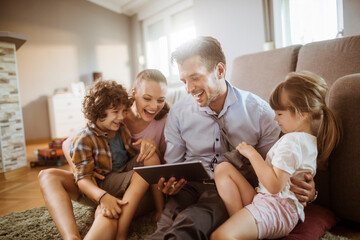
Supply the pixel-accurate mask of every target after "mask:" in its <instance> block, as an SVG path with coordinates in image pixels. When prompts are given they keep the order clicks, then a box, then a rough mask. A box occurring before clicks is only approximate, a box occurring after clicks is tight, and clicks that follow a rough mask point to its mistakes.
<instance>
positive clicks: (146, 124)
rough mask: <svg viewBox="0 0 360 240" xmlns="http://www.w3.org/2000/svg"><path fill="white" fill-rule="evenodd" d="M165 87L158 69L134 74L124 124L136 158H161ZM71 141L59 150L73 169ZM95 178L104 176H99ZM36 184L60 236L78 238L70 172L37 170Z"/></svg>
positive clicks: (75, 197)
mask: <svg viewBox="0 0 360 240" xmlns="http://www.w3.org/2000/svg"><path fill="white" fill-rule="evenodd" d="M166 87H167V83H166V78H165V77H164V76H163V75H162V74H161V72H159V71H158V70H153V69H147V70H144V71H142V72H140V73H139V74H138V76H137V77H136V80H135V85H134V89H133V93H132V97H133V98H134V100H135V101H134V104H133V106H132V107H131V111H130V112H129V114H128V119H125V124H126V125H128V128H129V130H130V132H131V133H132V135H133V139H134V140H136V141H135V142H134V143H133V145H134V147H135V148H138V149H139V151H140V152H139V157H138V160H140V159H143V160H144V159H147V158H149V157H150V156H151V155H152V154H154V153H155V152H157V154H158V156H159V157H160V159H163V154H164V152H165V148H166V147H165V145H164V144H165V143H164V135H163V129H164V125H165V120H166V113H167V111H168V106H167V105H166V103H165V97H166V89H167V88H166ZM155 118H156V119H158V120H156V119H155ZM159 118H160V119H159ZM152 125H154V126H156V127H152ZM144 137H148V138H149V139H145V138H144ZM71 141H72V138H69V139H67V140H66V141H65V142H64V144H63V149H64V153H65V157H66V158H67V160H68V162H69V163H70V166H71V168H72V169H73V166H72V161H71V158H70V156H69V147H70V143H71ZM95 177H97V178H100V179H102V178H104V176H99V175H97V176H95ZM39 183H40V189H41V191H42V194H43V197H44V200H45V204H46V207H47V208H48V211H49V213H50V215H51V217H52V218H53V220H54V222H55V225H56V227H57V229H58V230H59V232H60V234H61V236H62V237H63V239H81V238H80V233H79V231H78V229H77V225H76V222H75V217H74V214H73V211H72V203H71V200H81V199H82V195H81V193H80V191H79V189H78V187H77V186H76V184H75V182H74V176H73V174H72V172H70V171H66V170H62V169H54V168H53V169H46V170H42V171H41V172H40V173H39ZM140 204H141V203H140ZM158 217H159V216H155V220H158Z"/></svg>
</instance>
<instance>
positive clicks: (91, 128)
mask: <svg viewBox="0 0 360 240" xmlns="http://www.w3.org/2000/svg"><path fill="white" fill-rule="evenodd" d="M118 131H120V133H121V138H122V140H123V143H124V146H125V149H126V150H127V152H128V154H129V155H130V156H131V155H133V154H134V150H133V149H132V148H131V147H130V146H131V144H130V143H131V136H130V133H129V131H128V129H127V128H126V127H125V125H123V124H122V125H121V126H120V129H119V130H118ZM107 135H108V134H107V132H103V131H102V130H100V129H99V128H98V127H97V126H96V125H95V124H93V123H88V125H87V127H86V128H84V129H83V130H82V131H81V132H79V133H78V134H77V136H76V137H75V138H74V140H73V142H72V143H71V146H70V156H71V159H72V161H73V163H74V164H75V172H74V176H75V181H76V182H77V181H79V180H80V179H82V178H85V177H90V178H91V177H92V176H93V172H94V171H95V172H97V173H99V174H101V175H106V174H108V173H110V172H111V169H112V153H111V149H110V145H109V141H108V137H107Z"/></svg>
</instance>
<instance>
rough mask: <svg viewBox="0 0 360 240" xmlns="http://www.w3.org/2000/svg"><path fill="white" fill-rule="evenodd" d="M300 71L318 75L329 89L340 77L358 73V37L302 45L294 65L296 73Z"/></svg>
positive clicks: (359, 40)
mask: <svg viewBox="0 0 360 240" xmlns="http://www.w3.org/2000/svg"><path fill="white" fill-rule="evenodd" d="M302 70H307V71H311V72H314V73H316V74H318V75H320V76H321V77H323V78H324V79H325V80H326V82H327V84H328V86H329V87H331V85H332V84H333V83H334V82H335V80H336V79H338V78H340V77H343V76H345V75H348V74H353V73H360V36H353V37H346V38H338V39H332V40H327V41H320V42H313V43H309V44H306V45H304V46H303V47H302V48H301V49H300V51H299V56H298V61H297V65H296V71H302Z"/></svg>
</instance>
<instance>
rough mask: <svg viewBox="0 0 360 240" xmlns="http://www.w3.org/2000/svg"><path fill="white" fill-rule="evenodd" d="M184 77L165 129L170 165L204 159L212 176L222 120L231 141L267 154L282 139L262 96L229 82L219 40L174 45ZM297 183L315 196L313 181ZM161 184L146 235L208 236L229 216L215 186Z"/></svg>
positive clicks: (219, 156) (302, 195) (303, 193)
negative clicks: (160, 206) (182, 92)
mask: <svg viewBox="0 0 360 240" xmlns="http://www.w3.org/2000/svg"><path fill="white" fill-rule="evenodd" d="M172 60H175V61H176V62H177V64H178V68H179V73H180V79H181V81H182V82H183V83H184V84H185V89H186V90H187V92H188V93H189V95H188V96H187V97H185V98H183V99H182V100H180V101H179V102H177V103H176V104H174V106H173V107H172V108H171V110H170V113H169V116H168V118H167V123H166V127H165V138H166V143H167V149H166V153H165V160H166V161H167V162H168V163H174V162H184V161H185V162H186V161H192V160H201V161H202V162H203V164H204V166H205V168H206V169H207V171H208V172H209V174H210V175H211V176H213V170H214V168H215V167H216V165H217V164H218V163H220V162H222V161H226V158H225V157H224V153H225V152H226V149H223V148H222V145H223V144H222V141H224V140H223V139H222V138H221V133H220V131H222V130H223V129H220V126H219V124H218V123H217V122H216V121H215V120H214V117H215V118H217V119H219V120H221V121H222V122H223V123H224V127H225V129H226V131H227V137H228V138H229V141H230V142H231V143H232V144H233V145H235V146H236V145H237V144H239V143H240V142H242V141H246V142H247V143H248V144H250V145H252V146H254V147H255V148H256V150H258V151H259V152H260V153H261V155H262V156H263V157H265V155H266V153H267V151H268V150H269V149H270V148H271V146H272V145H273V144H274V143H275V142H276V141H277V140H278V136H279V134H280V129H279V127H278V125H277V123H276V122H275V121H274V120H273V118H274V112H273V111H272V110H271V108H270V106H269V105H268V104H267V103H266V102H265V101H263V100H262V99H261V98H259V97H258V96H255V95H254V94H251V93H249V92H246V91H241V90H239V89H237V88H235V87H233V86H232V85H231V84H230V83H229V82H228V81H226V80H225V72H226V60H225V56H224V53H223V51H222V48H221V46H220V43H219V42H218V41H217V40H216V39H214V38H212V37H198V38H196V39H194V40H192V41H190V42H187V43H185V44H183V45H182V46H180V47H179V48H177V49H176V51H175V52H174V53H173V54H172ZM308 180H309V181H308V182H301V183H299V182H295V184H300V187H295V188H294V189H293V191H294V192H297V193H299V195H298V196H299V197H298V198H299V200H300V201H303V202H306V201H308V200H309V199H312V198H313V196H314V194H315V188H314V183H313V181H312V179H311V178H310V179H308ZM158 187H159V189H160V190H162V192H163V193H165V194H167V195H170V196H169V198H168V201H167V203H166V205H165V208H164V211H163V214H162V216H161V219H160V221H159V222H158V226H157V230H156V231H155V233H153V234H152V235H151V236H149V238H148V239H208V238H209V236H210V234H211V232H212V231H213V230H215V229H216V227H218V226H219V225H220V224H221V223H223V222H224V221H225V220H226V219H227V218H228V214H227V211H226V209H225V206H224V204H223V202H222V200H221V198H220V196H219V195H218V193H217V191H216V186H215V185H214V184H203V183H200V182H186V179H180V180H179V179H175V178H171V179H169V180H168V182H165V180H164V178H161V179H160V180H159V183H158Z"/></svg>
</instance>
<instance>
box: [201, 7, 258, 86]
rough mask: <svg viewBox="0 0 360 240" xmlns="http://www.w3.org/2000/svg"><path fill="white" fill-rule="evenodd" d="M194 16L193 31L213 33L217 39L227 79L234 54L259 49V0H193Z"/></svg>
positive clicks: (238, 54)
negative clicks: (222, 51) (224, 57)
mask: <svg viewBox="0 0 360 240" xmlns="http://www.w3.org/2000/svg"><path fill="white" fill-rule="evenodd" d="M194 18H195V24H196V30H197V35H199V36H204V35H209V36H213V37H215V38H216V39H218V40H219V42H220V43H221V45H222V47H223V50H224V53H225V56H226V61H227V73H226V76H227V78H228V79H229V78H230V76H231V70H232V62H233V60H234V59H235V58H236V57H238V56H240V55H244V54H247V53H253V52H259V51H262V50H263V44H264V41H265V33H264V19H263V8H262V1H261V0H255V1H248V0H221V1H219V0H206V1H204V0H194ZM229 80H230V79H229Z"/></svg>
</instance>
